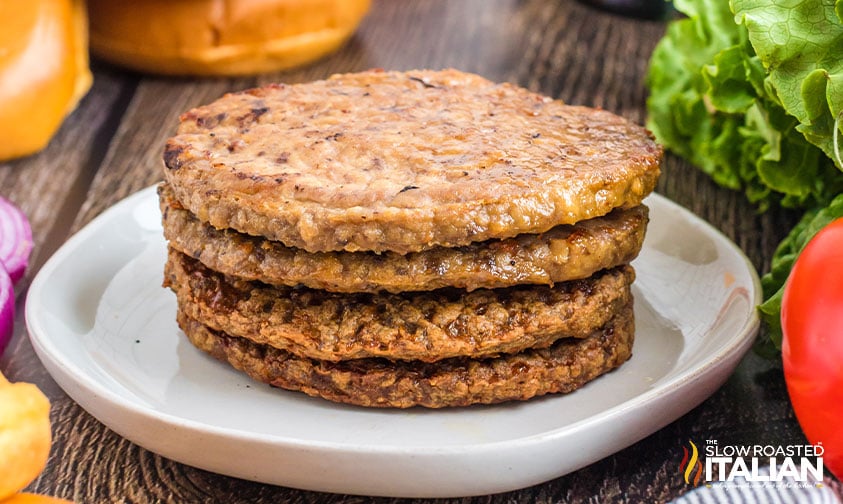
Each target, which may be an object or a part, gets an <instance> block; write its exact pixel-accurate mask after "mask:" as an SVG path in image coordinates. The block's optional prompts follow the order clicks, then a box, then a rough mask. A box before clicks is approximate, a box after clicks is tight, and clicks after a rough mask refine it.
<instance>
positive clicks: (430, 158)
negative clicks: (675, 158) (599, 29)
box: [164, 70, 662, 254]
mask: <svg viewBox="0 0 843 504" xmlns="http://www.w3.org/2000/svg"><path fill="white" fill-rule="evenodd" d="M661 155H662V151H661V148H660V147H659V146H657V145H656V144H655V143H654V142H653V140H652V139H651V136H650V134H649V133H648V132H647V131H646V130H645V129H644V128H641V127H640V126H637V125H635V124H632V123H630V122H629V121H627V120H625V119H623V118H621V117H618V116H616V115H614V114H611V113H609V112H606V111H602V110H596V109H591V108H586V107H577V106H568V105H565V104H563V103H561V102H559V101H553V100H551V99H549V98H545V97H543V96H540V95H537V94H535V93H532V92H530V91H527V90H526V89H523V88H519V87H516V86H513V85H510V84H495V83H492V82H490V81H488V80H485V79H483V78H481V77H478V76H475V75H471V74H466V73H462V72H459V71H455V70H445V71H412V72H406V73H402V72H382V71H369V72H363V73H358V74H346V75H335V76H333V77H331V78H329V79H327V80H324V81H317V82H312V83H308V84H297V85H289V86H287V85H272V86H267V87H264V88H260V89H254V90H250V91H246V92H242V93H236V94H229V95H226V96H224V97H223V98H221V99H219V100H217V101H216V102H214V103H211V104H209V105H206V106H203V107H199V108H196V109H194V110H192V111H190V112H187V113H185V114H183V115H182V117H181V124H180V126H179V129H178V132H177V134H176V136H175V137H173V138H171V139H170V140H169V141H168V142H167V146H166V149H165V153H164V161H165V164H166V167H167V169H166V170H165V176H166V179H167V180H168V181H169V182H170V184H171V185H172V187H173V191H174V193H175V196H176V198H177V199H178V200H179V201H180V202H181V203H182V204H183V205H184V206H185V208H187V209H188V210H189V211H190V212H192V213H193V214H195V215H196V216H197V217H198V218H199V219H200V220H202V221H205V222H208V223H210V224H211V225H213V226H214V227H217V228H232V229H235V230H238V231H240V232H243V233H247V234H252V235H258V236H264V237H266V238H268V239H270V240H275V241H280V242H282V243H284V244H285V245H287V246H290V247H297V248H300V249H303V250H305V251H308V252H320V251H338V250H345V251H360V250H368V251H374V252H384V251H394V252H397V253H400V254H405V253H408V252H414V251H420V250H425V249H428V248H432V247H436V246H442V247H456V246H463V245H467V244H469V243H472V242H477V241H483V240H487V239H491V238H509V237H513V236H516V235H518V234H522V233H541V232H545V231H547V230H549V229H551V228H553V227H555V226H557V225H559V224H572V223H575V222H578V221H581V220H585V219H589V218H592V217H596V216H601V215H605V214H607V213H609V212H610V211H611V210H612V209H613V208H618V207H620V208H629V207H632V206H636V205H638V204H639V203H640V202H641V200H642V199H643V198H644V197H645V196H646V195H647V194H648V193H649V192H651V191H652V190H653V187H654V186H655V183H656V179H657V177H658V174H659V163H660V160H661Z"/></svg>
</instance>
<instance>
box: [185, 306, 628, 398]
mask: <svg viewBox="0 0 843 504" xmlns="http://www.w3.org/2000/svg"><path fill="white" fill-rule="evenodd" d="M178 322H179V325H180V326H181V328H182V330H184V332H185V334H186V335H187V337H188V338H189V339H190V341H191V343H193V345H195V346H196V347H198V348H200V349H201V350H204V351H205V352H208V353H209V354H211V355H212V356H214V357H216V358H217V359H219V360H221V361H223V362H228V363H229V364H230V365H232V366H233V367H234V368H236V369H239V370H241V371H244V372H245V373H246V374H247V375H249V376H250V377H252V378H253V379H255V380H257V381H260V382H263V383H269V384H271V385H274V386H276V387H281V388H284V389H288V390H297V391H301V392H304V393H306V394H308V395H311V396H315V397H322V398H324V399H328V400H330V401H335V402H340V403H346V404H356V405H359V406H368V407H383V408H386V407H392V408H409V407H412V406H424V407H428V408H442V407H452V406H468V405H471V404H494V403H500V402H505V401H522V400H527V399H530V398H533V397H537V396H540V395H544V394H552V393H567V392H571V391H573V390H576V389H577V388H580V387H582V386H583V385H584V384H586V383H587V382H589V381H591V380H593V379H594V378H596V377H598V376H600V375H601V374H603V373H606V372H608V371H610V370H612V369H614V368H616V367H618V366H620V365H621V364H622V363H623V362H625V361H626V360H628V359H629V357H630V356H631V354H632V343H633V339H634V333H635V330H634V320H633V312H632V306H631V304H630V306H629V307H628V308H626V309H625V310H623V311H622V312H621V313H619V314H618V315H617V316H616V317H615V318H613V319H612V320H611V321H610V322H609V323H608V324H607V325H606V326H605V327H603V328H602V329H598V330H596V331H594V332H593V333H592V334H590V335H589V336H588V337H586V338H582V339H564V340H559V341H558V342H557V343H556V344H555V345H553V346H552V347H550V348H545V349H539V350H526V351H524V352H521V353H517V354H510V355H506V356H503V357H498V358H489V359H470V358H454V359H448V360H445V361H440V362H436V363H432V364H428V363H422V362H392V361H388V360H385V359H361V360H353V361H343V362H339V363H333V362H326V361H319V360H312V359H306V358H300V357H296V356H295V355H293V354H291V353H289V352H285V351H284V350H279V349H276V348H274V347H271V346H267V345H260V344H257V343H254V342H252V341H249V340H247V339H245V338H238V337H234V336H229V335H226V334H224V333H222V332H219V331H215V330H213V329H210V328H208V327H207V326H204V325H202V324H201V323H199V322H197V321H196V320H194V319H191V318H189V317H187V316H185V315H184V314H183V313H181V312H179V315H178Z"/></svg>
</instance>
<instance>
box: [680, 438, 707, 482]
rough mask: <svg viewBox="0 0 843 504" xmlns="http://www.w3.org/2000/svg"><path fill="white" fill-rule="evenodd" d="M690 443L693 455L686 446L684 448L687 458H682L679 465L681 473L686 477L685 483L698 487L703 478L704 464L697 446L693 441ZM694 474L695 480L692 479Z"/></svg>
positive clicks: (689, 441)
mask: <svg viewBox="0 0 843 504" xmlns="http://www.w3.org/2000/svg"><path fill="white" fill-rule="evenodd" d="M688 443H690V445H691V453H690V455H689V453H688V448H687V447H685V446H683V447H682V450H683V451H684V452H685V456H684V457H682V462H681V463H680V464H679V471H680V472H682V473H683V474H684V475H685V483H687V484H689V485H690V484H691V483H693V485H694V486H697V485H699V484H700V478H701V477H702V462H700V453H699V451H698V450H697V445H695V444H694V442H693V441H691V440H688ZM692 474H693V479H692V478H691V475H692Z"/></svg>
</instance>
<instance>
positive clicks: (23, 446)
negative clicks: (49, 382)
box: [0, 373, 51, 504]
mask: <svg viewBox="0 0 843 504" xmlns="http://www.w3.org/2000/svg"><path fill="white" fill-rule="evenodd" d="M50 441H51V434H50V402H49V401H48V400H47V398H46V397H45V396H44V394H43V393H41V391H40V390H39V389H38V387H36V386H35V385H33V384H31V383H9V382H8V381H7V380H6V378H5V377H4V376H3V374H2V373H0V503H2V504H7V503H6V501H5V500H4V499H6V498H8V497H11V496H12V495H13V494H15V493H16V492H18V491H20V490H21V489H22V488H24V487H25V486H26V485H28V484H29V483H30V482H31V481H32V480H33V479H35V477H36V476H38V474H39V473H40V472H41V471H42V470H43V469H44V466H45V465H46V463H47V457H48V456H49V454H50Z"/></svg>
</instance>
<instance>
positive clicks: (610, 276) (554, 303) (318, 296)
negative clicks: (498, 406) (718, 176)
mask: <svg viewBox="0 0 843 504" xmlns="http://www.w3.org/2000/svg"><path fill="white" fill-rule="evenodd" d="M634 276H635V274H634V272H633V269H632V267H630V266H621V267H619V268H615V269H612V270H606V271H603V272H600V273H597V274H595V275H593V276H592V277H590V278H588V279H583V280H574V281H570V282H563V283H559V284H556V285H555V286H553V287H548V286H526V287H523V286H519V287H510V288H507V289H491V290H490V289H480V290H475V291H473V292H466V291H464V290H460V289H443V290H438V291H431V292H416V293H402V294H388V293H383V294H368V293H362V294H338V293H329V292H325V291H321V290H314V289H296V288H286V287H271V286H267V285H265V284H261V283H259V282H247V281H243V280H238V279H234V278H231V277H225V276H223V275H221V274H219V273H215V272H214V271H212V270H210V269H208V268H207V267H205V266H204V265H202V263H200V262H199V261H196V260H194V259H192V258H190V257H188V256H186V255H184V254H182V253H180V252H176V251H174V250H171V251H170V256H169V261H168V262H167V266H166V275H165V285H167V286H169V287H170V288H171V289H173V290H174V291H175V292H176V295H177V298H178V303H179V307H180V309H181V310H182V311H183V312H184V313H185V314H187V315H188V316H190V317H191V318H194V319H197V320H201V321H202V323H203V324H205V325H207V326H210V327H212V328H214V329H216V330H220V331H223V332H226V333H228V334H231V335H234V336H241V337H244V338H247V339H250V340H253V341H255V342H258V343H262V344H268V345H271V346H274V347H277V348H280V349H284V350H288V351H290V352H291V353H294V354H296V355H301V356H306V357H311V358H316V359H321V360H326V361H338V360H346V359H359V358H364V357H384V358H390V359H393V360H397V359H401V360H420V361H425V362H432V361H437V360H441V359H445V358H449V357H455V356H467V357H480V356H486V355H495V354H498V353H513V352H519V351H521V350H523V349H525V348H530V347H537V348H541V347H547V346H549V345H551V344H552V343H553V342H554V341H556V340H557V339H559V338H583V337H586V336H588V335H589V334H591V333H592V332H593V331H594V330H596V329H599V328H600V327H603V326H604V325H605V324H606V323H607V322H608V321H609V320H610V319H611V318H612V317H613V316H614V315H615V314H616V313H618V312H619V311H620V310H621V309H622V308H623V307H625V306H627V305H628V304H629V303H630V300H631V299H632V294H631V292H630V284H631V283H632V281H633V278H634Z"/></svg>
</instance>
